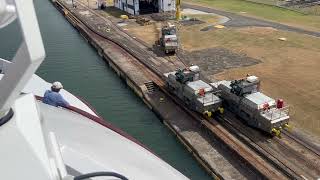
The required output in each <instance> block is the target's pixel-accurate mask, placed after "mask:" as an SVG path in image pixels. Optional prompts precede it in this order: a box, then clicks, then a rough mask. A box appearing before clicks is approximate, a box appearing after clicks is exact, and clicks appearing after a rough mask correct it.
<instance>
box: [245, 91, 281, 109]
mask: <svg viewBox="0 0 320 180" xmlns="http://www.w3.org/2000/svg"><path fill="white" fill-rule="evenodd" d="M245 97H246V99H247V100H249V101H250V102H251V103H253V104H254V105H255V106H258V107H259V108H260V106H261V105H263V104H265V103H268V104H269V105H274V104H275V100H274V99H272V98H270V97H269V96H266V95H265V94H263V93H261V92H255V93H252V94H248V95H246V96H245Z"/></svg>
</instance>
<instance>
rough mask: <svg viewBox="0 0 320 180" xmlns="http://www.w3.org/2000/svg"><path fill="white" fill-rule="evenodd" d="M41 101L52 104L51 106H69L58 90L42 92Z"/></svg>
mask: <svg viewBox="0 0 320 180" xmlns="http://www.w3.org/2000/svg"><path fill="white" fill-rule="evenodd" d="M42 102H43V103H46V104H49V105H52V106H56V107H57V106H61V107H67V106H69V103H68V102H67V101H66V100H65V99H64V98H63V97H62V96H61V94H59V93H58V92H54V91H50V90H47V91H46V92H45V93H44V96H43V99H42Z"/></svg>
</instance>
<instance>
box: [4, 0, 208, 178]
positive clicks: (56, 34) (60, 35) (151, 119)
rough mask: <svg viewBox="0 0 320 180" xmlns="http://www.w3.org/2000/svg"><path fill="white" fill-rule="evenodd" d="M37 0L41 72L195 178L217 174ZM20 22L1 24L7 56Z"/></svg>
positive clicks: (44, 2)
mask: <svg viewBox="0 0 320 180" xmlns="http://www.w3.org/2000/svg"><path fill="white" fill-rule="evenodd" d="M34 3H35V6H36V12H37V16H38V20H39V25H40V29H41V34H42V37H43V41H44V45H45V50H46V59H45V61H44V62H43V63H42V65H41V67H40V69H39V70H38V71H37V74H38V75H40V76H41V77H42V78H44V79H45V80H47V81H48V82H53V81H56V80H58V81H61V82H62V83H63V85H64V87H65V88H66V89H67V90H69V91H70V92H72V93H73V94H75V95H77V96H80V97H82V98H83V99H85V100H86V101H87V102H89V103H90V104H91V105H92V106H93V107H94V108H95V109H96V110H97V112H98V113H99V115H100V116H102V117H103V118H104V119H106V120H108V121H110V122H111V123H113V124H114V125H116V126H117V127H119V128H121V129H123V130H124V131H126V132H127V133H129V134H130V135H132V136H133V137H135V138H137V139H138V140H139V141H141V142H142V143H143V144H145V145H146V146H148V147H149V148H150V149H151V150H153V151H154V152H155V153H156V154H158V155H159V156H160V157H161V158H162V159H164V160H165V161H166V162H168V163H169V164H170V165H172V166H173V167H175V168H176V169H178V170H179V171H180V172H182V173H183V174H185V175H186V176H188V177H189V178H191V179H196V180H205V179H211V178H210V177H209V176H208V175H207V174H206V172H205V171H204V170H202V169H201V167H200V166H199V165H198V163H197V162H196V160H194V159H193V158H192V157H191V154H189V153H188V151H186V150H185V149H184V147H183V146H182V145H181V144H180V143H179V142H178V140H177V139H176V138H175V137H174V136H173V134H172V133H171V132H170V131H169V130H168V129H167V128H166V127H165V126H164V125H163V124H162V123H161V122H160V120H159V119H158V118H157V117H156V116H155V115H154V114H153V112H151V111H150V110H149V109H148V108H147V106H146V105H145V104H144V103H143V102H142V101H141V99H140V98H138V97H137V96H136V95H135V94H134V93H133V92H132V91H131V89H129V88H128V87H127V85H126V84H125V83H124V82H123V81H122V80H120V79H119V77H118V76H117V75H116V74H115V73H114V72H113V71H112V70H111V69H110V68H109V67H108V66H107V65H106V63H105V62H104V61H103V60H102V59H101V58H100V57H99V56H97V53H96V51H95V50H94V49H93V48H92V47H91V46H89V45H88V44H87V43H86V41H85V40H84V39H83V38H82V37H81V36H80V35H79V33H78V32H77V31H76V30H75V29H74V28H73V27H72V26H71V25H70V24H69V23H68V22H67V21H66V20H65V19H64V17H63V16H62V15H61V14H60V13H59V12H58V11H57V10H56V9H55V8H54V7H53V6H52V5H51V3H50V2H49V1H48V0H35V1H34ZM17 24H18V23H17V22H15V23H13V24H11V25H10V26H8V27H6V28H5V29H0V42H1V43H0V57H2V58H6V59H12V57H13V55H14V52H15V51H16V50H17V48H18V45H19V43H20V42H21V35H20V32H19V28H18V25H17ZM83 133H85V132H83Z"/></svg>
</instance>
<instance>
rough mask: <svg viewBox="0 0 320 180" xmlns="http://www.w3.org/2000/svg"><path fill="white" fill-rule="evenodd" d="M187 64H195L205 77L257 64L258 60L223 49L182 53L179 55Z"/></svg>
mask: <svg viewBox="0 0 320 180" xmlns="http://www.w3.org/2000/svg"><path fill="white" fill-rule="evenodd" d="M179 56H180V57H181V58H182V59H184V60H185V61H186V63H188V64H196V65H198V66H200V68H201V70H202V71H204V73H205V74H207V75H214V74H217V73H219V72H222V71H223V70H225V69H230V68H238V67H246V66H251V65H255V64H258V63H259V62H261V61H259V60H257V59H254V58H251V57H248V56H246V54H237V53H234V52H232V51H230V50H228V49H224V48H210V49H204V50H199V51H192V52H184V53H181V54H180V55H179Z"/></svg>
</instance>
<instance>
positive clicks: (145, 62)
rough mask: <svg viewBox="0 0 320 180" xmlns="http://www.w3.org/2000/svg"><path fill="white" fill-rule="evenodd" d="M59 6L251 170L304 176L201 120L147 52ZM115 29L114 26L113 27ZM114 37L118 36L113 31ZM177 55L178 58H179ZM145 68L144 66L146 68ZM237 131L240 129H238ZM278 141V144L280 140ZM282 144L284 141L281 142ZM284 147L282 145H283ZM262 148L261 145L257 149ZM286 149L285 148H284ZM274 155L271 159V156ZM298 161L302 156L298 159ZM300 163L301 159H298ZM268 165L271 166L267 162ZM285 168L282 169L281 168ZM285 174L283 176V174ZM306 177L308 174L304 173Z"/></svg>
mask: <svg viewBox="0 0 320 180" xmlns="http://www.w3.org/2000/svg"><path fill="white" fill-rule="evenodd" d="M57 5H58V6H61V9H64V14H65V15H66V16H68V17H69V20H70V21H71V22H73V23H74V24H77V25H80V26H84V27H85V28H87V29H88V31H90V32H89V33H90V35H91V36H94V37H96V38H99V39H101V40H105V41H109V42H110V43H112V44H113V45H114V46H115V47H117V48H118V49H119V51H120V52H121V53H123V54H126V56H128V57H129V58H130V60H131V62H132V63H134V64H136V65H137V66H139V67H140V68H141V70H143V71H146V74H148V75H149V76H150V75H151V76H150V78H151V79H152V80H153V81H154V83H155V84H156V85H157V86H158V87H159V88H160V89H161V91H163V92H164V93H165V94H166V95H167V96H169V97H170V98H171V99H172V100H173V101H174V102H175V103H176V104H177V105H179V106H180V107H181V108H183V109H184V111H185V112H186V113H188V114H189V115H190V116H192V117H193V118H194V119H195V120H197V121H198V122H199V123H201V124H202V125H203V126H204V127H205V128H206V129H208V130H209V131H210V132H211V133H212V134H213V135H214V136H215V137H217V138H218V139H219V140H220V141H221V142H223V143H225V144H226V145H227V147H228V148H229V150H230V151H232V153H233V154H234V155H236V156H237V157H239V158H241V159H242V161H243V162H245V163H246V164H247V165H249V166H250V167H251V168H252V169H254V171H255V172H257V173H259V174H260V175H261V177H264V178H269V179H282V178H286V177H287V178H296V179H299V178H301V177H302V178H303V177H304V176H301V173H300V171H297V170H296V169H292V168H291V167H288V166H287V165H286V164H285V163H282V164H281V163H279V162H282V161H280V160H279V158H277V157H274V156H273V155H272V154H271V152H267V153H269V155H268V156H265V157H264V158H261V157H260V155H261V153H254V151H252V150H251V149H250V148H248V147H247V146H246V145H245V143H243V142H240V141H239V140H238V139H237V138H236V137H237V136H234V135H232V134H230V132H229V131H227V130H226V128H224V127H223V126H221V125H220V124H219V123H218V122H217V121H215V120H213V119H211V120H210V121H207V120H205V119H203V117H202V116H201V115H199V114H197V113H195V112H193V111H191V110H189V109H188V108H186V107H185V105H184V104H183V103H182V102H181V101H180V100H179V99H177V98H176V97H174V96H173V95H172V94H170V93H169V92H168V91H167V90H166V88H165V81H164V77H163V71H161V70H159V69H157V67H158V65H156V64H154V63H152V61H150V59H149V58H150V57H148V56H149V55H150V53H148V52H146V51H145V50H143V49H139V50H137V48H132V47H130V46H129V44H125V43H126V42H127V41H126V40H121V41H119V39H117V38H112V37H110V36H106V35H105V34H104V33H102V32H98V31H97V30H95V28H94V27H92V26H90V25H88V24H87V23H86V22H84V21H81V18H78V17H77V16H75V15H74V14H73V13H72V12H70V11H69V10H68V9H65V8H64V5H62V4H60V3H59V2H57ZM113 30H115V31H117V30H116V29H113ZM114 37H117V35H116V34H115V36H114ZM178 58H179V57H178ZM182 62H183V61H182ZM146 67H147V68H146ZM237 131H240V130H239V129H237ZM279 144H281V143H279ZM282 145H283V144H282ZM283 146H285V145H283ZM251 148H252V147H251ZM261 149H263V150H264V151H266V150H265V149H264V148H262V147H261V145H260V151H261ZM287 150H288V149H287ZM272 157H273V158H272ZM270 159H275V160H277V162H276V163H270ZM300 160H301V159H300ZM300 162H302V161H300ZM270 164H271V165H270ZM312 166H313V165H312ZM274 167H275V168H276V169H277V170H279V172H281V173H279V172H276V171H274V170H275V169H274ZM284 169H285V170H284ZM284 175H285V176H284ZM306 177H309V175H308V176H306Z"/></svg>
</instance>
